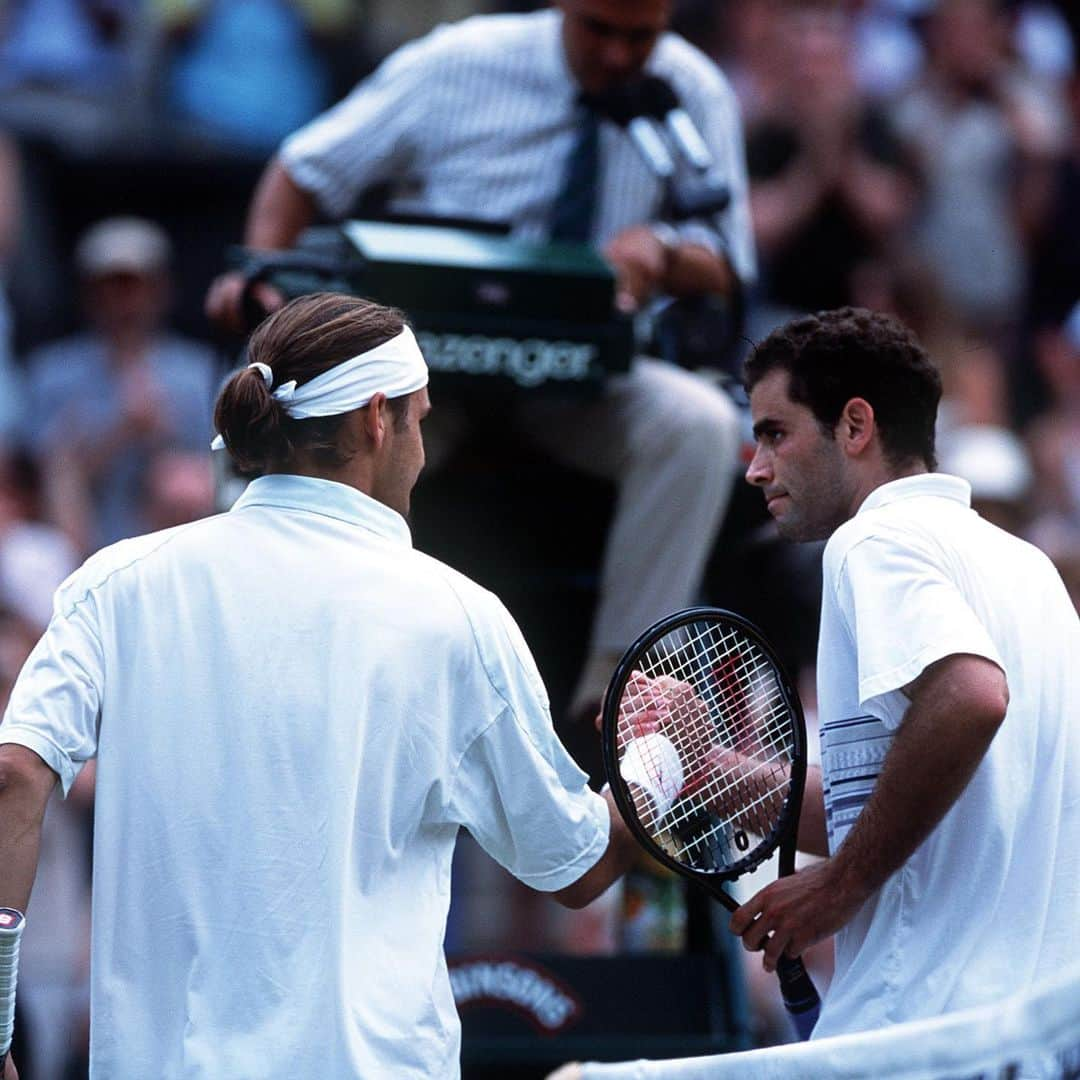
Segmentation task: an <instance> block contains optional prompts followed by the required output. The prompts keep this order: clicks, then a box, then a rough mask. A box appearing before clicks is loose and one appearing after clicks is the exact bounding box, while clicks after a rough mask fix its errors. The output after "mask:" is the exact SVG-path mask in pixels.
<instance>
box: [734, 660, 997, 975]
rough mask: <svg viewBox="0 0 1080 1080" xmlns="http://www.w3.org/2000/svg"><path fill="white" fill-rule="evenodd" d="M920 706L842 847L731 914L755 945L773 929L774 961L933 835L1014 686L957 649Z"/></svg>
mask: <svg viewBox="0 0 1080 1080" xmlns="http://www.w3.org/2000/svg"><path fill="white" fill-rule="evenodd" d="M906 692H907V695H908V697H909V698H910V700H911V705H910V706H909V707H908V710H907V712H906V714H905V716H904V720H903V723H902V724H901V725H900V728H899V729H898V731H897V732H896V735H895V737H894V739H893V743H892V746H891V747H890V749H889V753H888V755H887V756H886V758H885V763H884V766H883V768H882V770H881V774H880V775H879V776H878V779H877V783H876V784H875V786H874V791H873V794H872V795H871V797H870V800H869V801H868V802H867V804H866V806H865V807H864V808H863V811H862V813H861V814H860V815H859V818H858V820H857V821H856V823H855V825H854V826H853V827H852V830H851V832H850V833H849V834H848V836H847V838H846V839H845V841H844V843H843V844H842V845H841V847H840V849H839V850H838V851H837V853H836V854H835V855H834V856H833V857H832V858H829V859H826V860H825V861H823V862H821V863H818V864H816V865H815V866H811V867H808V868H807V869H806V870H803V871H800V872H799V873H797V874H794V875H793V876H791V877H788V878H784V879H781V880H780V881H777V882H774V883H773V884H772V885H769V886H767V887H766V888H764V889H762V890H761V892H759V893H758V894H757V895H756V896H754V897H753V898H752V899H751V900H750V901H749V902H748V903H746V904H744V905H743V906H742V907H741V908H740V909H739V910H738V911H737V912H736V913H735V914H734V915H733V916H732V917H731V929H732V931H733V932H734V933H736V934H739V935H740V936H741V937H742V938H743V943H744V945H745V946H746V947H747V948H748V949H751V950H754V949H757V948H759V947H760V946H761V945H762V943H763V942H764V941H765V939H766V937H769V935H771V939H770V940H769V941H768V943H767V946H766V949H765V966H766V968H768V969H769V970H773V969H774V968H775V966H776V961H777V959H778V958H779V956H780V954H781V953H782V952H784V953H786V954H787V955H788V956H798V955H800V954H801V953H802V952H803V950H805V949H807V948H808V947H809V946H810V945H813V944H814V943H815V942H818V941H821V940H823V939H824V938H826V937H828V936H830V935H831V934H833V933H835V932H836V931H837V930H839V929H840V928H841V927H842V926H844V925H845V924H846V923H847V922H849V921H850V920H851V918H852V917H853V916H854V915H855V913H856V912H857V911H858V909H859V908H860V907H861V906H862V904H863V903H864V902H865V901H866V900H867V899H868V898H869V897H870V896H871V895H872V894H873V893H874V892H875V891H876V890H877V889H879V888H880V887H881V886H882V885H883V884H884V882H885V881H886V880H887V879H888V878H889V877H890V876H891V875H892V874H893V873H895V872H896V871H897V870H898V869H899V868H900V867H901V866H902V865H903V864H904V863H905V862H906V861H907V860H908V859H909V858H910V857H911V855H912V853H913V852H914V851H915V849H916V848H917V847H918V846H919V845H920V844H921V843H922V842H923V841H924V840H925V839H926V838H927V837H928V836H929V835H930V833H931V831H932V830H933V829H934V828H935V826H937V824H938V823H939V822H940V821H941V819H942V818H943V817H944V816H945V814H946V812H947V811H948V809H949V808H950V807H951V806H952V805H953V803H955V802H956V800H957V799H958V798H959V796H960V794H961V792H963V790H964V788H965V787H966V786H967V784H968V781H969V780H970V779H971V777H972V775H973V774H974V772H975V769H976V768H977V767H978V764H979V762H980V761H982V759H983V755H984V754H985V753H986V751H987V748H988V747H989V746H990V743H991V741H992V740H993V738H994V735H995V734H996V733H997V730H998V728H999V727H1000V725H1001V722H1002V720H1004V718H1005V710H1006V708H1007V705H1008V700H1009V694H1008V687H1007V684H1006V681H1005V676H1004V673H1003V672H1002V671H1001V669H1000V668H999V667H998V666H997V665H996V664H993V663H991V662H990V661H989V660H986V659H984V658H982V657H977V656H969V655H956V656H949V657H947V658H946V659H944V660H941V661H939V662H938V663H936V664H933V665H931V666H930V667H929V668H928V669H927V670H926V671H925V672H923V674H922V675H921V676H920V677H919V678H918V679H917V680H916V681H915V682H913V683H912V684H911V685H910V686H909V687H907V688H906Z"/></svg>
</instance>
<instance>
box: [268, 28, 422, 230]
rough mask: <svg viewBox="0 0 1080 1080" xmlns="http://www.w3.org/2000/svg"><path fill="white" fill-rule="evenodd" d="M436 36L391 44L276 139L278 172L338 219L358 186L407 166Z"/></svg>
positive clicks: (397, 177) (361, 189)
mask: <svg viewBox="0 0 1080 1080" xmlns="http://www.w3.org/2000/svg"><path fill="white" fill-rule="evenodd" d="M438 37H439V32H438V31H436V32H434V33H433V34H430V35H428V36H427V37H426V38H422V39H421V40H420V41H416V42H413V43H411V44H409V45H406V46H404V47H403V48H401V49H399V50H398V51H397V52H396V53H394V54H393V55H392V56H390V57H389V58H388V59H387V60H385V61H384V62H383V64H382V65H381V66H380V67H379V68H378V69H377V70H376V71H375V73H374V74H373V75H371V76H370V77H369V78H367V79H365V80H364V81H363V82H361V83H360V84H359V85H358V86H357V87H356V88H355V89H354V90H353V91H352V93H350V94H349V95H348V96H347V97H346V98H344V99H343V100H342V101H341V102H339V103H338V104H337V105H335V106H334V107H333V108H332V109H330V110H328V111H327V112H325V113H323V115H322V116H319V117H317V118H316V119H315V120H313V121H312V122H311V123H310V124H308V125H306V126H305V127H303V128H301V129H300V130H299V131H298V132H296V133H295V134H293V135H291V136H289V138H288V139H286V140H285V142H284V143H283V144H282V147H281V153H280V157H281V162H282V164H283V165H284V167H285V170H286V172H288V174H289V176H290V177H291V178H292V179H293V180H294V181H295V183H296V184H297V185H298V186H299V187H301V188H302V189H303V190H304V191H306V192H308V193H309V194H310V195H312V196H313V197H314V198H315V199H316V201H317V202H318V204H319V206H320V208H321V209H322V210H323V211H324V212H325V213H326V214H327V215H329V216H330V217H333V218H340V217H343V216H344V215H345V214H347V213H348V212H349V209H350V208H351V207H352V206H353V204H354V203H355V201H356V199H357V198H358V196H359V195H360V194H362V193H363V192H364V191H365V190H367V189H368V188H371V187H373V186H375V185H378V184H381V183H385V182H386V181H389V180H395V181H397V180H400V179H401V178H402V176H403V174H404V173H405V172H406V171H407V169H408V165H409V163H410V161H411V160H412V158H413V155H414V153H415V150H416V147H417V143H418V132H419V131H420V129H421V125H422V123H423V121H424V118H425V116H426V115H427V114H428V113H430V110H431V108H432V104H433V103H432V100H431V89H430V85H427V86H426V87H425V84H426V80H427V79H428V78H429V76H430V74H431V68H432V64H431V63H430V57H431V54H432V48H431V43H432V41H433V40H437V39H438Z"/></svg>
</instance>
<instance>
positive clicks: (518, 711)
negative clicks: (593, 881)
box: [448, 596, 610, 892]
mask: <svg viewBox="0 0 1080 1080" xmlns="http://www.w3.org/2000/svg"><path fill="white" fill-rule="evenodd" d="M490 601H491V603H490V611H489V614H488V617H487V618H486V619H485V620H484V623H485V624H486V626H483V627H482V626H481V625H480V624H479V620H475V621H474V630H476V631H477V640H478V646H479V650H480V652H479V657H480V662H481V663H482V664H483V666H484V668H485V672H486V676H487V681H488V685H489V688H490V689H489V693H490V698H489V700H490V702H491V706H490V707H491V708H492V713H491V714H490V715H492V717H493V718H492V719H491V720H490V722H488V723H487V724H485V725H484V726H483V728H482V729H481V730H480V731H479V732H478V733H477V734H476V735H475V737H473V738H472V740H471V741H470V743H469V745H468V746H467V747H466V749H465V752H464V753H463V754H462V756H461V759H460V761H459V762H458V764H457V767H456V769H455V771H454V774H453V777H452V780H451V785H450V800H449V810H448V812H449V816H450V818H451V819H452V820H453V821H455V822H456V823H458V824H460V825H463V826H465V827H466V828H467V829H468V830H469V831H470V833H472V835H473V837H474V838H475V839H476V840H477V842H478V843H479V844H480V845H481V847H483V848H484V850H485V851H487V853H488V854H489V855H490V856H491V857H492V858H493V859H495V860H496V861H497V862H499V863H500V864H501V865H502V866H504V867H505V868H506V869H507V870H508V871H509V872H510V873H512V874H513V875H514V876H515V877H517V878H518V879H519V880H521V881H523V882H524V883H525V884H526V885H530V886H532V887H533V888H534V889H540V890H543V891H545V892H552V891H555V890H558V889H562V888H564V887H566V886H567V885H570V884H572V883H573V882H575V881H577V879H578V878H580V877H581V876H582V875H583V874H584V873H585V872H586V871H587V870H589V869H590V868H591V867H592V866H593V865H594V864H595V863H596V862H597V861H598V860H599V859H600V857H601V856H602V855H603V854H604V852H605V850H606V849H607V843H608V832H609V828H610V821H609V817H608V810H607V804H606V803H605V802H604V800H603V799H602V798H601V797H600V796H599V795H597V794H596V793H595V792H592V791H590V790H589V788H588V785H587V777H586V775H585V773H583V772H582V771H581V770H580V769H579V768H578V767H577V765H576V764H575V763H574V761H573V759H572V758H571V757H570V756H569V755H568V754H567V753H566V750H565V749H564V748H563V746H562V744H561V743H560V742H559V740H558V738H557V737H556V735H555V731H554V728H553V727H552V724H551V717H550V713H549V712H548V707H547V694H546V692H545V690H544V686H543V682H542V681H541V678H540V674H539V672H538V671H537V669H536V664H535V662H534V661H533V658H532V655H531V654H530V653H529V650H528V648H527V647H526V645H525V642H524V639H523V638H522V636H521V632H520V631H519V629H518V627H517V625H516V623H515V622H514V621H513V619H512V618H511V616H510V615H509V613H508V612H507V611H506V610H505V608H504V607H503V606H502V604H501V603H500V602H499V601H498V600H496V599H495V597H494V596H490ZM597 737H598V738H599V736H597Z"/></svg>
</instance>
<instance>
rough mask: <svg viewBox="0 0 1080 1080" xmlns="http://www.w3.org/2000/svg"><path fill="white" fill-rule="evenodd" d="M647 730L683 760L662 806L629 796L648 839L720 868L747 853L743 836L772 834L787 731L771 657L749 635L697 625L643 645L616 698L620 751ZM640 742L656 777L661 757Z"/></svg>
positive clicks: (782, 792) (787, 755) (787, 752)
mask: <svg viewBox="0 0 1080 1080" xmlns="http://www.w3.org/2000/svg"><path fill="white" fill-rule="evenodd" d="M647 731H659V732H660V733H661V734H663V735H664V737H665V738H666V739H667V740H668V742H669V743H670V744H671V745H672V746H673V747H674V749H675V751H676V753H677V754H678V758H679V762H680V764H681V767H682V778H681V790H680V792H679V797H678V798H677V799H676V800H675V801H674V804H673V805H671V806H670V807H669V808H666V810H667V812H665V813H660V812H659V811H658V809H657V807H656V805H655V804H654V803H653V802H652V801H651V800H649V799H643V800H640V801H638V802H637V803H636V807H637V810H638V816H639V819H640V820H641V823H642V825H643V826H644V827H645V828H646V829H647V830H648V831H649V833H650V834H651V835H653V836H654V838H659V837H660V836H661V835H662V834H664V835H665V838H669V837H670V835H671V834H673V835H674V836H675V837H677V838H678V839H679V842H680V844H681V848H682V850H681V852H680V856H679V857H681V858H682V859H683V860H684V861H687V862H691V863H692V864H696V865H700V866H703V867H704V868H707V869H723V868H724V867H726V866H730V865H732V864H733V863H735V862H737V861H739V859H742V858H744V857H746V855H747V854H748V850H749V848H750V843H749V837H748V835H747V834H752V835H755V836H757V837H758V838H760V839H762V840H763V839H765V838H767V837H769V836H770V835H771V834H772V832H773V831H774V829H775V827H776V825H777V822H778V819H779V816H780V813H781V811H782V809H783V806H784V802H785V799H786V797H787V794H788V792H789V790H790V783H791V763H792V757H793V753H794V744H793V740H794V732H793V725H792V719H791V710H790V708H789V706H788V703H787V698H786V695H785V693H784V691H783V689H782V687H781V684H780V681H779V679H778V677H777V674H776V671H775V668H774V666H773V664H772V661H771V660H770V659H769V657H768V656H767V654H765V653H764V652H763V650H762V649H761V648H760V646H758V644H757V643H756V642H755V641H754V640H753V639H752V638H749V637H747V636H746V635H745V634H743V633H742V632H741V631H739V630H738V629H737V628H733V627H731V626H719V625H715V624H696V623H695V624H690V625H687V626H683V627H680V628H678V629H677V630H675V631H672V632H670V633H669V634H667V635H665V637H663V638H661V639H660V640H659V641H658V642H656V643H655V644H654V645H653V646H652V647H651V648H650V649H648V650H647V651H646V652H645V653H644V654H643V656H642V657H641V659H640V661H639V662H638V664H637V665H636V667H635V671H634V672H633V673H632V674H631V676H630V678H629V679H628V680H627V681H626V685H625V687H624V689H623V692H622V696H621V699H620V712H619V726H618V731H617V744H618V746H619V750H620V755H621V754H622V752H623V751H624V749H625V747H626V746H627V745H628V744H629V742H630V740H631V739H634V738H637V737H639V736H640V735H642V734H644V733H646V732H647ZM642 746H643V757H644V762H645V766H646V769H647V770H649V771H653V770H655V775H656V776H658V777H659V776H660V773H661V771H662V770H663V769H664V768H665V766H666V763H665V762H663V761H661V760H659V757H657V756H655V755H654V753H653V751H652V749H651V745H650V744H649V742H648V740H642ZM669 783H670V779H669ZM665 846H670V844H668V845H665Z"/></svg>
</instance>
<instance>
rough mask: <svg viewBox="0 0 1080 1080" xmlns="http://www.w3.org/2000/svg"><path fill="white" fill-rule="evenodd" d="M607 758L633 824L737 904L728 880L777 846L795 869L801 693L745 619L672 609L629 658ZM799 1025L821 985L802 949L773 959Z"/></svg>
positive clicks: (802, 769) (682, 868) (606, 735)
mask: <svg viewBox="0 0 1080 1080" xmlns="http://www.w3.org/2000/svg"><path fill="white" fill-rule="evenodd" d="M601 731H602V741H603V752H604V768H605V771H606V773H607V778H608V783H609V784H610V785H611V791H612V795H613V796H614V798H615V803H616V805H617V806H618V808H619V811H620V813H621V814H622V816H623V818H624V819H625V820H626V823H627V825H628V826H629V828H630V830H631V832H632V833H633V834H634V836H635V837H636V838H637V840H638V841H639V842H640V843H641V845H642V846H643V847H644V848H645V849H646V851H648V852H649V854H650V855H652V856H653V857H654V858H655V859H657V860H658V861H659V862H661V863H663V864H664V865H665V866H667V867H670V868H671V869H672V870H674V871H676V872H677V873H679V874H681V875H682V876H683V877H686V878H688V879H690V880H691V881H694V882H696V883H697V884H698V885H700V886H703V887H704V888H705V889H706V890H708V892H709V893H711V894H712V895H713V896H714V897H715V898H716V899H717V900H719V901H720V902H721V903H722V904H724V906H725V907H727V908H729V909H730V910H731V911H735V910H736V909H737V908H738V907H739V904H738V902H737V901H736V900H735V899H734V898H733V897H732V896H730V895H729V894H728V892H727V891H726V890H725V889H724V887H723V883H724V882H729V881H734V880H735V879H736V878H737V877H739V876H740V875H742V874H746V873H749V872H750V871H751V870H753V869H755V868H756V867H757V866H759V865H760V864H761V863H763V862H764V861H765V860H766V859H768V858H769V857H770V856H771V855H772V854H773V852H774V851H776V850H777V848H779V851H780V876H781V877H783V876H785V875H787V874H790V873H792V872H793V871H794V869H795V839H796V834H797V832H798V827H799V810H800V807H801V804H802V796H803V786H804V783H805V780H806V726H805V722H804V720H803V714H802V706H801V705H800V703H799V698H798V695H797V694H796V692H795V690H794V688H793V687H792V685H791V683H790V682H789V680H788V679H787V677H786V676H785V674H784V671H783V669H782V668H781V666H780V662H779V661H778V660H777V657H776V654H775V653H774V652H773V650H772V648H771V647H770V646H769V644H768V642H767V641H766V640H765V639H764V637H763V636H762V634H761V632H760V631H759V630H758V629H757V628H756V627H754V626H753V625H752V624H751V623H749V622H747V620H745V619H743V618H741V617H740V616H738V615H735V614H732V613H731V612H729V611H723V610H721V609H720V608H709V607H699V608H690V609H688V610H686V611H680V612H676V613H675V614H674V615H670V616H668V617H667V618H665V619H661V620H660V622H658V623H656V624H655V625H653V626H651V627H649V629H648V630H646V631H645V632H644V633H643V634H642V635H641V637H639V638H638V639H637V641H635V642H634V644H633V645H631V646H630V648H629V649H628V650H627V651H626V653H625V655H624V656H623V657H622V659H621V660H620V661H619V665H618V667H617V668H616V669H615V674H614V675H613V676H612V678H611V682H610V684H609V685H608V688H607V693H606V695H605V697H604V708H603V714H602V727H601ZM777 975H778V977H779V979H780V987H781V991H782V994H783V998H784V1004H785V1006H786V1007H787V1010H788V1012H789V1014H790V1015H791V1018H792V1021H793V1022H794V1025H795V1028H796V1030H797V1031H798V1033H799V1035H800V1036H801V1037H802V1038H803V1039H806V1038H808V1037H809V1035H810V1032H811V1030H812V1029H813V1027H814V1024H815V1023H816V1022H817V1017H818V1011H819V1008H820V1004H821V1002H820V998H819V997H818V993H817V990H816V989H815V987H814V984H813V982H812V981H811V980H810V977H809V975H807V973H806V968H805V967H804V966H803V963H802V961H801V960H791V959H789V958H788V957H785V956H782V957H781V958H780V960H779V961H778V962H777Z"/></svg>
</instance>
